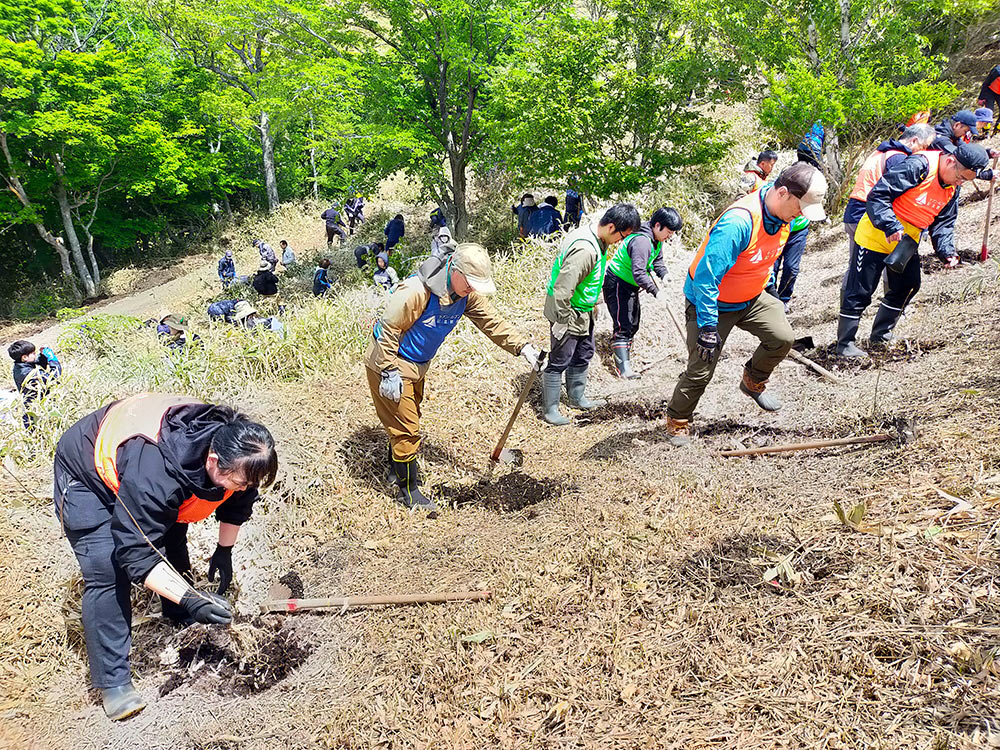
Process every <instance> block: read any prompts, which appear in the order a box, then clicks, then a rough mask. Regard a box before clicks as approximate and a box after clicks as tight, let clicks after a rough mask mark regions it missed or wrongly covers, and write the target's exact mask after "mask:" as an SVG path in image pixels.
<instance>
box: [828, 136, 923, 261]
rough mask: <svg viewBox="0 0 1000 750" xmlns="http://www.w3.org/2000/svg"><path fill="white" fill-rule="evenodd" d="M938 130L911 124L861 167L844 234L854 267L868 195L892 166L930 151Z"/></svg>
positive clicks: (851, 198)
mask: <svg viewBox="0 0 1000 750" xmlns="http://www.w3.org/2000/svg"><path fill="white" fill-rule="evenodd" d="M935 137H936V134H935V132H934V128H933V127H931V126H930V125H927V124H917V125H909V126H907V127H906V129H904V130H903V132H902V134H901V135H900V136H899V139H898V140H893V139H889V140H887V141H882V142H881V143H880V144H879V145H878V148H876V149H875V150H874V151H872V152H871V153H870V154H869V155H868V157H867V158H866V159H865V160H864V162H863V163H862V164H861V168H860V169H859V170H858V176H857V177H856V178H855V180H854V189H853V190H851V195H850V198H849V199H848V201H847V206H846V207H845V208H844V231H845V232H846V233H847V237H848V239H849V241H850V245H849V247H850V256H851V260H850V262H851V264H852V265H853V264H854V263H856V262H857V257H856V256H857V245H855V244H854V233H855V231H857V228H858V222H859V221H861V217H862V216H864V215H865V205H866V202H867V201H868V193H870V192H871V190H872V188H873V187H875V183H876V182H878V181H879V180H880V179H882V174H883V173H884V172H885V170H886V169H888V168H889V167H892V166H894V165H895V164H896V163H897V162H900V161H902V160H903V159H905V158H906V157H907V156H910V155H911V154H915V153H916V152H917V151H923V150H924V149H926V148H929V147H930V145H931V143H933V142H934V138H935Z"/></svg>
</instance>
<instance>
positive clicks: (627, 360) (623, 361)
mask: <svg viewBox="0 0 1000 750" xmlns="http://www.w3.org/2000/svg"><path fill="white" fill-rule="evenodd" d="M629 349H630V347H629V345H628V344H626V343H625V342H621V343H616V344H614V346H612V348H611V353H612V354H613V355H614V358H615V372H616V373H617V374H618V377H620V378H624V379H625V380H635V379H636V378H638V377H639V373H637V372H636V371H635V370H633V369H632V357H631V352H630V351H629Z"/></svg>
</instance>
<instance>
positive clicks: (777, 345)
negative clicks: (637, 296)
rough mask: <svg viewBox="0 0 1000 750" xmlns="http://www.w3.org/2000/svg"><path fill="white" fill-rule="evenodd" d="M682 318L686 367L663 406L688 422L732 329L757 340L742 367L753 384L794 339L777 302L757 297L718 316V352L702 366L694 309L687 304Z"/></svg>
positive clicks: (775, 363)
mask: <svg viewBox="0 0 1000 750" xmlns="http://www.w3.org/2000/svg"><path fill="white" fill-rule="evenodd" d="M684 317H685V321H686V323H687V346H688V363H687V369H686V370H685V371H684V373H683V374H682V375H681V377H680V379H679V380H678V381H677V386H676V387H675V388H674V395H673V397H672V398H671V399H670V403H669V404H668V405H667V414H668V415H670V416H671V417H673V418H674V419H690V418H691V415H692V414H694V410H695V408H696V407H697V406H698V401H699V400H700V399H701V396H702V394H703V393H704V392H705V388H707V387H708V384H709V382H710V381H711V380H712V375H713V374H714V373H715V365H716V363H717V362H718V361H719V355H720V354H721V353H722V348H723V346H725V343H726V339H727V338H729V334H730V332H731V331H732V330H733V328H742V329H743V330H744V331H747V332H748V333H750V334H752V335H754V336H756V337H757V338H758V339H760V344H759V345H758V346H757V349H756V350H755V351H754V353H753V356H752V357H750V359H749V360H748V361H747V363H746V365H745V367H746V371H747V372H748V373H749V375H750V377H751V378H752V379H753V380H754V381H755V382H757V383H762V382H764V381H766V380H767V379H768V378H769V377H771V373H772V372H774V368H775V367H777V366H778V363H779V362H781V360H783V359H784V358H785V356H786V355H787V354H788V350H789V349H791V348H792V341H793V340H794V338H795V335H794V334H793V333H792V327H791V326H790V325H788V319H787V318H786V317H785V309H784V306H783V305H782V303H781V300H779V299H777V298H776V297H772V296H771V295H770V294H761V295H760V296H758V297H757V298H756V299H755V300H754V301H753V302H751V303H750V304H749V305H747V307H746V308H744V309H743V310H736V311H734V312H719V321H718V323H717V326H718V334H719V348H718V350H717V351H716V355H715V359H714V360H712V361H711V362H705V361H704V360H702V359H701V357H699V356H698V316H697V313H696V311H695V306H694V305H692V304H691V303H690V302H688V303H687V308H686V309H685V311H684Z"/></svg>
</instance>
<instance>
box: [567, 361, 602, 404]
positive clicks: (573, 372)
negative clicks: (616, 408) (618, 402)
mask: <svg viewBox="0 0 1000 750" xmlns="http://www.w3.org/2000/svg"><path fill="white" fill-rule="evenodd" d="M586 390H587V368H586V367H570V368H568V369H567V370H566V395H567V396H568V397H569V405H570V406H572V407H575V408H577V409H583V410H584V411H589V410H590V409H597V408H599V407H601V406H604V405H605V404H606V403H608V402H607V401H605V400H604V399H603V398H599V399H595V400H593V401H591V400H590V399H588V398H587V396H586V394H585V393H584V391H586Z"/></svg>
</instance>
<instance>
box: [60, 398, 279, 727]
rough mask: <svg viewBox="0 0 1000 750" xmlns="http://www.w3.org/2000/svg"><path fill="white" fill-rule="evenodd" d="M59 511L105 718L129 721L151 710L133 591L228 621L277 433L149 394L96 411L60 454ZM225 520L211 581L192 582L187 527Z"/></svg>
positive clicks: (185, 618)
mask: <svg viewBox="0 0 1000 750" xmlns="http://www.w3.org/2000/svg"><path fill="white" fill-rule="evenodd" d="M53 469H54V480H55V481H54V492H53V496H54V497H53V506H54V509H55V514H56V518H58V519H59V523H60V526H61V527H62V529H63V533H64V534H65V535H66V538H67V539H68V540H69V543H70V546H71V547H72V548H73V552H74V554H75V555H76V558H77V561H78V562H79V564H80V570H81V572H82V573H83V582H84V590H83V631H84V637H85V639H86V643H87V657H88V659H89V661H90V678H91V681H92V682H93V685H94V687H95V688H97V689H98V690H100V691H101V697H102V699H103V703H104V711H105V713H106V714H107V716H108V718H110V719H112V720H119V719H125V718H127V717H129V716H132V715H133V714H135V713H138V712H139V711H141V710H142V709H143V708H144V707H145V701H144V699H143V698H142V696H141V695H140V694H139V693H138V692H137V691H136V689H135V688H134V687H133V685H132V675H131V669H130V666H129V650H130V648H131V644H132V635H131V626H132V608H131V584H133V583H135V584H141V585H144V586H145V587H146V588H148V589H150V590H152V591H154V592H156V593H157V594H159V595H160V598H161V602H162V605H163V614H164V616H166V617H168V618H170V619H173V620H175V621H178V622H201V623H207V624H225V623H228V622H231V621H232V618H233V611H232V607H231V606H230V604H229V602H227V601H226V600H225V599H224V598H223V597H222V594H224V593H225V592H226V590H227V589H228V587H229V584H230V582H231V581H232V578H233V561H232V549H233V545H234V544H235V543H236V539H237V536H238V535H239V531H240V526H241V525H242V524H244V523H246V521H247V520H248V519H249V518H250V515H251V512H252V509H253V505H254V502H255V501H256V500H257V493H258V488H263V487H267V486H268V485H270V484H271V482H273V481H274V477H275V474H276V472H277V469H278V455H277V453H276V451H275V449H274V440H273V439H272V437H271V433H270V432H268V430H267V428H266V427H264V426H263V425H261V424H258V423H257V422H254V421H252V420H251V419H250V418H249V417H247V416H246V415H244V414H240V413H239V412H237V411H235V410H233V409H231V408H229V407H227V406H216V405H214V404H206V403H203V402H201V401H199V400H197V399H195V398H190V397H188V396H168V395H163V394H158V393H143V394H139V395H136V396H129V397H128V398H125V399H122V400H120V401H113V402H111V403H110V404H107V405H106V406H102V407H101V408H100V409H98V410H97V411H95V412H93V413H92V414H89V415H87V416H86V417H84V418H83V419H81V420H80V421H79V422H77V423H76V424H74V425H73V426H72V427H70V428H69V429H68V430H66V432H65V433H64V434H63V436H62V438H60V440H59V444H58V445H57V446H56V454H55V461H54V467H53ZM213 512H214V513H215V517H216V519H217V520H218V521H219V537H218V544H217V546H216V548H215V552H214V553H213V554H212V557H211V560H210V564H209V570H208V579H209V581H214V580H215V576H216V573H218V576H219V587H218V589H217V590H216V592H215V593H209V592H207V591H198V590H196V589H195V588H194V587H193V586H192V583H191V582H192V580H193V577H192V573H191V562H190V558H189V556H188V551H187V527H188V524H189V523H195V522H197V521H202V520H204V519H206V518H208V517H209V516H210V515H211V514H212V513H213Z"/></svg>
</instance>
